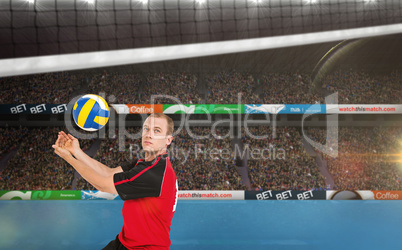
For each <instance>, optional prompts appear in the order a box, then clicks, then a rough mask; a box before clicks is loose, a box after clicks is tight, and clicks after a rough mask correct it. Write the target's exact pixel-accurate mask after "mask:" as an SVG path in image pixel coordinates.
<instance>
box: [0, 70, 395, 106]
mask: <svg viewBox="0 0 402 250" xmlns="http://www.w3.org/2000/svg"><path fill="white" fill-rule="evenodd" d="M198 77H199V76H197V75H196V74H191V73H186V72H181V73H166V72H163V73H162V72H160V73H152V74H151V73H142V74H141V73H131V72H129V71H125V72H120V71H119V72H113V71H111V72H106V71H105V72H96V71H94V72H92V73H91V74H88V75H86V74H85V73H74V74H70V73H68V72H62V73H47V74H38V75H31V76H17V77H5V78H0V90H1V92H2V93H3V94H2V96H0V104H14V103H18V104H21V103H31V104H36V103H49V104H62V103H68V102H69V101H70V100H71V99H72V98H73V97H74V96H72V94H73V93H75V94H77V95H78V94H88V93H93V94H101V93H104V95H105V97H107V101H108V102H109V103H120V104H147V103H151V96H152V95H168V96H172V97H175V98H177V99H179V100H180V102H181V103H184V104H198V103H210V104H236V103H237V102H238V94H239V93H241V94H242V99H241V100H242V103H250V104H251V103H253V104H315V103H324V98H325V97H324V96H323V95H322V94H317V93H315V92H313V91H312V83H311V79H310V77H309V76H308V75H306V74H304V73H299V72H288V73H286V72H283V73H270V72H265V73H263V74H260V75H252V74H247V73H239V72H236V71H228V72H219V73H206V74H205V75H204V76H203V79H205V80H201V79H198ZM401 81H402V74H400V73H398V72H394V73H390V74H386V75H383V74H368V73H365V72H358V71H346V70H339V71H336V72H334V73H331V74H328V75H327V76H325V77H324V78H323V80H322V81H321V82H320V83H321V84H322V87H323V88H324V89H327V93H335V92H338V93H339V98H338V102H339V103H344V104H349V103H354V104H359V103H361V104H374V103H379V104H380V103H388V104H398V103H401V98H402V90H401V88H400V84H401ZM78 89H80V90H81V92H83V93H79V92H74V90H78ZM201 89H205V90H206V91H205V95H204V94H203V93H204V92H203V91H201ZM156 103H159V104H162V103H165V104H169V103H176V102H175V101H173V100H172V99H170V98H158V99H157V100H156Z"/></svg>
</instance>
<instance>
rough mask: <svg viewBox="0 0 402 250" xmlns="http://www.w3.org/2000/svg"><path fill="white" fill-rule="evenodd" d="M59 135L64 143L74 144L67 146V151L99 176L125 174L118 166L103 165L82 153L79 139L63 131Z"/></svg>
mask: <svg viewBox="0 0 402 250" xmlns="http://www.w3.org/2000/svg"><path fill="white" fill-rule="evenodd" d="M59 135H60V136H61V137H62V138H63V142H65V141H68V140H71V141H72V143H71V144H66V147H65V148H66V149H67V150H68V151H69V152H70V153H71V154H72V155H74V157H75V158H76V159H77V160H79V161H81V162H83V163H85V164H86V165H87V166H89V167H91V168H93V169H94V170H95V171H96V172H97V173H98V174H100V175H102V176H104V177H106V176H110V175H111V174H115V173H120V172H123V169H122V168H121V167H120V166H118V167H116V168H110V167H108V166H106V165H104V164H102V163H101V162H99V161H97V160H95V159H93V158H92V157H90V156H89V155H87V154H86V153H85V152H84V151H82V149H81V148H80V144H79V141H78V139H77V138H75V137H74V136H72V135H71V134H68V135H67V134H66V133H64V132H63V131H61V132H59Z"/></svg>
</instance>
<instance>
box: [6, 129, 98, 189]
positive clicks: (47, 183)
mask: <svg viewBox="0 0 402 250" xmlns="http://www.w3.org/2000/svg"><path fill="white" fill-rule="evenodd" d="M62 129H63V128H60V127H47V128H21V129H20V130H18V132H16V134H15V135H14V136H15V137H16V138H21V139H20V144H19V145H17V146H16V148H18V150H17V153H16V155H15V156H14V157H13V158H11V159H10V160H9V162H8V164H7V166H6V167H5V168H4V169H3V170H2V171H1V172H0V190H48V189H50V190H65V189H72V181H73V179H74V169H73V168H72V167H70V166H68V164H67V163H66V162H65V161H64V160H62V159H61V158H60V157H58V156H57V155H56V154H54V152H53V151H54V150H53V148H52V145H53V144H54V143H55V141H56V139H57V134H58V132H59V131H61V130H62ZM92 142H93V140H84V141H83V143H82V145H81V147H82V148H83V150H87V149H88V147H89V146H90V145H91V143H92Z"/></svg>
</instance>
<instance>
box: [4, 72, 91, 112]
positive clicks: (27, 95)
mask: <svg viewBox="0 0 402 250" xmlns="http://www.w3.org/2000/svg"><path fill="white" fill-rule="evenodd" d="M82 77H83V76H82V75H79V74H77V75H72V74H69V73H68V72H61V73H46V74H37V75H29V76H14V77H4V78H0V92H1V96H0V104H22V103H29V104H42V103H47V104H65V103H68V102H69V101H70V99H71V98H72V97H71V94H72V93H73V92H74V91H75V90H78V89H79V88H80V86H81V84H83V83H82Z"/></svg>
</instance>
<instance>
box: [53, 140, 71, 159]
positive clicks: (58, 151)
mask: <svg viewBox="0 0 402 250" xmlns="http://www.w3.org/2000/svg"><path fill="white" fill-rule="evenodd" d="M60 143H61V140H60V139H57V141H56V143H55V144H54V145H52V148H54V152H55V153H56V154H57V155H58V156H60V157H61V158H63V159H64V160H67V159H68V158H69V157H72V155H71V153H70V152H69V151H68V150H67V149H65V148H64V147H60Z"/></svg>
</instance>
